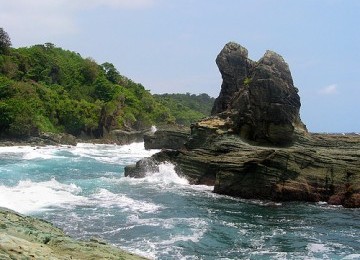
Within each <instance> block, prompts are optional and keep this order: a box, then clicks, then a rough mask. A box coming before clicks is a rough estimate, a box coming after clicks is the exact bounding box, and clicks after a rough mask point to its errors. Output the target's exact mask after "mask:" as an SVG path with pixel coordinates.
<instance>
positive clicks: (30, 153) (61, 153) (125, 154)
mask: <svg viewBox="0 0 360 260" xmlns="http://www.w3.org/2000/svg"><path fill="white" fill-rule="evenodd" d="M158 151H159V150H145V148H144V143H143V142H140V143H132V144H129V145H121V146H120V145H115V144H89V143H78V144H77V145H76V146H66V145H59V146H39V147H33V146H6V147H0V155H3V156H10V155H17V157H19V159H23V160H35V159H44V160H47V159H53V158H67V157H88V158H92V159H95V160H97V161H101V162H105V163H122V162H125V163H133V162H136V161H137V160H139V159H141V158H144V157H149V156H151V155H153V154H155V153H157V152H158Z"/></svg>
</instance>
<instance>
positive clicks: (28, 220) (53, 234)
mask: <svg viewBox="0 0 360 260" xmlns="http://www.w3.org/2000/svg"><path fill="white" fill-rule="evenodd" d="M0 231H1V232H0V259H129V260H130V259H133V260H135V259H145V258H143V257H140V256H137V255H134V254H131V253H128V252H125V251H123V250H121V249H119V248H116V247H114V246H111V245H108V244H106V243H105V242H104V241H101V240H100V239H96V238H93V239H91V240H90V241H78V240H75V239H72V238H71V237H69V236H67V235H65V234H64V232H63V231H62V230H60V229H59V228H56V227H54V226H53V225H52V224H50V223H49V222H46V221H44V220H39V219H36V218H32V217H27V216H23V215H20V214H18V213H16V212H14V211H11V210H8V209H4V208H0Z"/></svg>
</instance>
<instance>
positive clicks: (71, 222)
mask: <svg viewBox="0 0 360 260" xmlns="http://www.w3.org/2000/svg"><path fill="white" fill-rule="evenodd" d="M155 152H156V151H146V150H144V148H143V143H134V144H131V145H125V146H116V145H93V144H78V145H77V146H76V147H68V146H47V147H30V146H24V147H0V206H2V207H7V208H10V209H13V210H16V211H18V212H21V213H23V214H27V215H31V216H35V217H40V218H43V219H46V220H48V221H50V222H52V223H53V224H55V225H56V226H58V227H60V228H62V229H63V230H65V232H66V233H68V234H69V235H71V236H73V237H76V238H81V239H90V238H92V237H96V238H101V239H103V240H105V241H107V242H108V243H111V244H113V245H115V246H118V247H121V248H123V249H125V250H128V251H131V252H134V253H137V254H140V255H142V256H146V257H149V258H151V259H360V210H359V209H344V208H342V207H334V206H329V205H327V204H326V203H295V202H293V203H273V202H262V201H254V200H241V199H235V198H231V197H227V196H222V195H217V194H214V193H212V192H211V191H212V187H208V186H193V185H189V184H188V182H187V181H186V179H184V178H182V177H179V176H178V175H177V174H176V173H175V172H174V168H173V165H171V164H168V163H167V164H166V163H165V164H162V165H161V167H160V170H159V172H153V173H151V172H149V173H148V174H147V176H146V177H145V178H143V179H131V178H126V177H124V166H125V165H128V164H132V163H135V162H136V161H137V160H139V159H140V158H143V157H147V156H151V154H153V153H155Z"/></svg>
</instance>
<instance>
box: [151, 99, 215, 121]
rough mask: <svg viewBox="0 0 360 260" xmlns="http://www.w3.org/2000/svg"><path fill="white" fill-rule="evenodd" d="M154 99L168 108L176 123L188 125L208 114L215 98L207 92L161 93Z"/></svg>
mask: <svg viewBox="0 0 360 260" xmlns="http://www.w3.org/2000/svg"><path fill="white" fill-rule="evenodd" d="M154 97H155V99H156V100H157V101H158V102H160V103H161V104H163V105H164V106H165V107H167V108H169V109H170V111H171V114H172V115H173V116H174V117H175V121H176V123H177V124H181V125H189V124H191V123H193V122H195V121H197V120H199V119H201V118H203V117H207V116H209V115H210V112H211V108H212V106H213V104H214V101H215V98H212V97H210V96H209V95H207V94H200V95H195V94H190V93H186V94H162V95H154Z"/></svg>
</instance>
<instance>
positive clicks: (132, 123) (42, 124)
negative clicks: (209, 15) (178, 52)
mask: <svg viewBox="0 0 360 260" xmlns="http://www.w3.org/2000/svg"><path fill="white" fill-rule="evenodd" d="M164 100H165V99H161V98H158V97H157V98H155V97H154V96H153V95H151V93H150V92H149V91H148V90H146V89H145V88H144V86H142V85H141V84H138V83H135V82H133V81H132V80H131V79H128V78H127V77H125V76H123V75H121V74H120V73H119V72H118V71H117V69H116V68H115V66H114V65H113V64H111V63H108V62H106V63H103V64H101V65H99V64H97V63H96V62H95V61H94V60H93V59H91V58H83V57H81V55H80V54H78V53H76V52H73V51H68V50H64V49H62V48H59V47H56V46H55V45H54V44H51V43H46V44H43V45H35V46H31V47H24V48H11V41H10V38H9V37H8V35H7V33H6V32H5V31H4V30H3V29H2V28H0V136H18V137H19V136H20V137H22V136H33V135H37V134H39V133H40V132H54V133H70V134H73V135H75V136H79V135H80V134H86V135H88V136H91V137H97V138H98V137H102V136H104V135H105V134H106V133H108V132H109V131H111V130H113V129H122V130H139V129H144V128H146V127H149V126H151V125H154V124H173V123H175V122H185V121H182V119H177V118H176V115H178V114H179V113H178V112H179V111H177V110H179V109H181V110H182V111H183V112H186V111H187V112H189V114H191V113H197V112H195V110H196V109H197V108H195V107H194V108H187V107H186V105H185V106H184V107H183V106H174V105H173V101H167V102H165V101H164ZM193 110H194V111H193ZM187 112H186V113H187ZM180 114H181V113H180ZM198 116H200V117H201V116H202V114H201V115H200V114H198ZM193 118H195V117H193ZM187 122H188V121H187Z"/></svg>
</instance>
